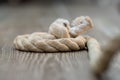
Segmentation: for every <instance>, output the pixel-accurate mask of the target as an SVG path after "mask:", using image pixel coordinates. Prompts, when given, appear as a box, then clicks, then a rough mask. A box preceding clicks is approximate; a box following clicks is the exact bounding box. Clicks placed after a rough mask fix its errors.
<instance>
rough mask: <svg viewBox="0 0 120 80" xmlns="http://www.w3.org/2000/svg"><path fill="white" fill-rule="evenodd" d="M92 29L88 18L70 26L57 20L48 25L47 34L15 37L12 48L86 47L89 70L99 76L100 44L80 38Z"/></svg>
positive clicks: (51, 48)
mask: <svg viewBox="0 0 120 80" xmlns="http://www.w3.org/2000/svg"><path fill="white" fill-rule="evenodd" d="M70 26H72V27H70ZM92 27H93V22H92V20H91V19H90V17H88V16H86V17H84V16H82V17H77V18H76V19H75V20H73V22H72V23H71V24H70V23H69V21H68V20H65V19H57V20H56V21H54V22H53V23H52V24H51V25H50V27H49V31H48V33H45V32H35V33H32V34H26V35H20V36H17V37H16V38H15V40H14V46H15V48H16V49H18V50H23V51H35V52H60V51H75V50H80V49H85V48H86V47H87V49H88V54H89V57H90V65H91V69H92V71H93V72H94V73H97V74H100V73H101V72H103V71H104V70H103V69H104V68H103V66H102V65H101V66H99V63H103V62H101V59H103V56H104V54H103V52H102V51H101V48H100V44H99V43H98V41H97V40H96V39H94V38H91V37H84V36H80V34H82V33H84V32H85V31H87V30H88V29H90V28H92ZM86 45H87V46H86ZM104 58H105V57H104Z"/></svg>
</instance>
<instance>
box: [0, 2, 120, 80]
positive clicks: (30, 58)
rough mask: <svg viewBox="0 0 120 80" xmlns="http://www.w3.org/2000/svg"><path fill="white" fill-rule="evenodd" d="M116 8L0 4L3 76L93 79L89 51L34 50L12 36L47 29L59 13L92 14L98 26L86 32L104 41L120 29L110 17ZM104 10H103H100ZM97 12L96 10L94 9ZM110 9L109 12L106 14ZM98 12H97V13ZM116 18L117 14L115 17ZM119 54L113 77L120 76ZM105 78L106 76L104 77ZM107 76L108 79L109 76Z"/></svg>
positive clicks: (111, 72) (67, 15) (31, 79)
mask: <svg viewBox="0 0 120 80" xmlns="http://www.w3.org/2000/svg"><path fill="white" fill-rule="evenodd" d="M112 10H114V9H112V8H111V10H110V9H109V8H108V11H106V9H101V8H97V7H93V6H79V5H74V6H70V5H64V4H59V5H51V6H50V5H49V6H43V5H42V6H38V5H34V6H33V5H27V6H21V7H19V6H18V7H10V6H1V7H0V80H93V77H92V75H91V73H90V68H89V60H88V55H87V52H86V51H78V52H62V53H33V52H22V51H18V50H15V49H14V47H13V39H14V38H15V37H16V36H17V35H20V34H28V33H32V32H39V31H48V27H49V25H50V24H51V23H52V22H53V21H54V20H55V19H56V18H58V17H63V18H67V19H69V20H72V19H73V17H74V18H75V17H77V16H80V15H89V16H91V17H92V18H93V20H94V22H95V28H93V29H92V30H90V31H88V32H87V33H85V35H90V36H93V37H95V38H96V39H97V40H98V41H99V42H100V43H101V45H105V44H106V43H107V42H108V41H109V40H110V39H111V38H113V37H114V35H116V34H117V33H119V30H120V27H118V25H119V23H118V25H117V24H114V22H113V21H112V20H113V19H112V20H111V19H110V18H112V17H110V16H111V15H112V16H114V17H116V16H117V14H115V15H114V14H113V11H112ZM102 11H103V12H104V13H100V12H102ZM94 12H96V13H94ZM105 13H109V15H107V14H106V15H104V14H105ZM96 14H97V15H96ZM115 19H116V18H115ZM119 58H120V57H119V56H117V58H116V59H115V60H114V61H113V65H112V67H111V68H110V70H109V71H108V73H107V76H108V77H109V78H110V80H119V78H120V77H119V73H120V68H119V66H120V60H119ZM105 79H106V78H105ZM107 80H108V79H107Z"/></svg>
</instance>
